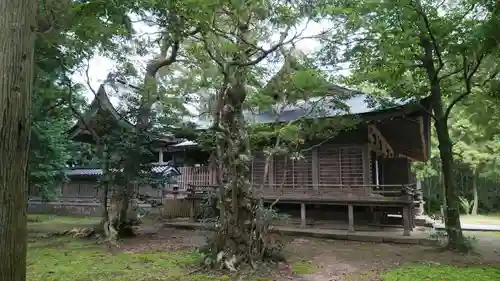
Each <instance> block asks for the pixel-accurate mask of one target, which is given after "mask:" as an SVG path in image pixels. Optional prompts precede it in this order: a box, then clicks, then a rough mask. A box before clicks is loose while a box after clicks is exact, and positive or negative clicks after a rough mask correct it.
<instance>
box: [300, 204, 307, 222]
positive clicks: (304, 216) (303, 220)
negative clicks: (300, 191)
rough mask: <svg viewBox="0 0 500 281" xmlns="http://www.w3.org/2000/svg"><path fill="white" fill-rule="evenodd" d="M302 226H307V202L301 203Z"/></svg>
mask: <svg viewBox="0 0 500 281" xmlns="http://www.w3.org/2000/svg"><path fill="white" fill-rule="evenodd" d="M300 227H302V228H305V227H306V204H305V203H301V204H300Z"/></svg>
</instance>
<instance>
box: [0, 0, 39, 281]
mask: <svg viewBox="0 0 500 281" xmlns="http://www.w3.org/2000/svg"><path fill="white" fill-rule="evenodd" d="M37 7H38V1H35V0H18V1H7V0H0V26H1V29H0V73H1V74H0V280H2V281H3V280H6V281H7V280H8V281H22V280H26V243H27V240H26V239H27V230H26V201H27V200H26V199H27V198H26V190H27V183H28V179H27V164H28V150H29V141H30V129H31V125H30V123H31V122H30V120H31V119H30V110H31V93H32V84H33V70H34V49H35V37H36V33H35V32H36V13H37Z"/></svg>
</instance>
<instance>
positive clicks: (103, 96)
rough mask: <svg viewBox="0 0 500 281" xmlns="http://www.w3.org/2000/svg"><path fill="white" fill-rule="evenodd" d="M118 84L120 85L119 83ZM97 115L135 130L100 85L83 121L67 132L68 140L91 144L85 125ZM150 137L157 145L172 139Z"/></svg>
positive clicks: (159, 136) (103, 86) (170, 137)
mask: <svg viewBox="0 0 500 281" xmlns="http://www.w3.org/2000/svg"><path fill="white" fill-rule="evenodd" d="M118 82H120V83H122V82H121V81H118ZM99 115H101V116H108V118H110V119H109V122H112V123H114V125H115V126H116V125H117V126H120V127H122V128H124V129H127V130H135V126H134V124H132V123H131V122H130V121H128V120H127V119H126V118H125V117H124V116H122V115H120V113H119V112H118V111H117V110H116V108H115V107H114V106H113V104H112V103H111V101H110V100H109V96H108V94H107V93H106V89H105V85H104V84H101V85H100V86H99V90H98V91H97V93H96V95H95V97H94V100H93V101H92V103H91V104H90V107H89V110H87V111H86V112H85V114H84V115H83V118H82V119H83V121H82V120H78V121H77V123H76V124H75V125H74V126H73V127H71V128H70V129H69V130H68V135H69V138H70V139H72V140H75V141H82V142H92V134H91V133H90V132H89V131H88V129H87V128H86V124H91V123H92V120H95V119H96V118H97V117H98V116H99ZM92 129H95V128H92ZM103 133H104V132H101V134H103ZM151 137H152V139H153V140H154V142H158V143H170V142H172V138H173V136H170V135H157V134H151Z"/></svg>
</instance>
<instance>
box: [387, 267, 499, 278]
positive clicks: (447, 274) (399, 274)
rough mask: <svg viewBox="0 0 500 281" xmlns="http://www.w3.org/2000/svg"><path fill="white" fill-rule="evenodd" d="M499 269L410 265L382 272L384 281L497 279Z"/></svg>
mask: <svg viewBox="0 0 500 281" xmlns="http://www.w3.org/2000/svg"><path fill="white" fill-rule="evenodd" d="M499 278H500V270H498V269H495V268H491V267H468V268H460V267H454V266H446V265H432V264H428V265H427V264H422V265H411V266H405V267H402V268H398V269H395V270H391V271H389V272H385V273H383V274H382V276H381V279H382V280H384V281H396V280H398V281H405V280H408V281H410V280H411V281H419V280H457V281H461V280H463V281H468V280H485V281H486V280H498V279H499Z"/></svg>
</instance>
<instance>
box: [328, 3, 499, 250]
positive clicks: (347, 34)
mask: <svg viewBox="0 0 500 281" xmlns="http://www.w3.org/2000/svg"><path fill="white" fill-rule="evenodd" d="M321 12H322V13H323V14H326V15H329V16H330V17H331V19H332V20H334V21H335V22H336V23H338V26H339V28H338V29H337V30H336V33H335V34H334V35H332V37H331V38H328V39H329V40H328V41H329V42H327V43H326V45H325V48H324V50H323V54H324V55H325V62H331V63H337V62H338V60H337V61H332V60H331V58H336V59H339V55H338V52H339V47H338V46H339V42H343V43H345V44H346V46H348V48H347V50H346V51H345V52H343V54H344V55H345V57H344V58H340V60H345V61H348V62H349V63H350V67H351V70H352V77H351V79H350V81H349V82H350V83H353V84H361V83H370V84H372V85H374V86H375V88H377V89H381V90H382V91H383V92H382V93H381V94H384V95H389V96H392V97H396V98H409V97H410V98H416V99H418V98H422V97H424V96H427V95H430V100H431V107H432V112H429V114H430V115H431V116H432V118H433V121H434V126H435V129H436V134H437V140H438V143H439V145H438V147H439V153H440V159H441V166H442V172H443V183H444V189H445V191H446V192H445V195H446V206H445V207H446V208H445V210H446V217H445V223H446V229H447V233H448V237H449V247H451V248H461V249H463V248H464V245H465V244H466V243H464V242H465V240H464V236H463V234H462V230H461V225H460V218H459V200H458V193H457V189H456V188H454V186H453V184H452V182H453V179H452V176H453V173H452V169H453V163H454V162H453V152H452V147H453V145H452V141H451V136H450V130H449V124H448V119H449V116H450V113H451V111H452V109H453V107H454V106H455V104H457V103H458V102H460V101H461V100H463V99H464V98H466V97H467V96H469V95H470V94H471V93H472V92H473V89H474V88H475V87H484V86H486V85H489V84H491V81H492V80H493V79H494V78H495V77H496V75H497V73H498V70H499V69H498V63H497V62H496V58H498V42H499V40H498V33H497V32H496V31H495V29H496V26H498V24H499V21H500V18H499V7H498V2H496V1H442V2H437V1H424V0H409V1H362V0H360V1H349V2H346V1H326V4H325V5H324V6H323V8H322V11H321ZM446 101H448V102H447V103H446Z"/></svg>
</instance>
